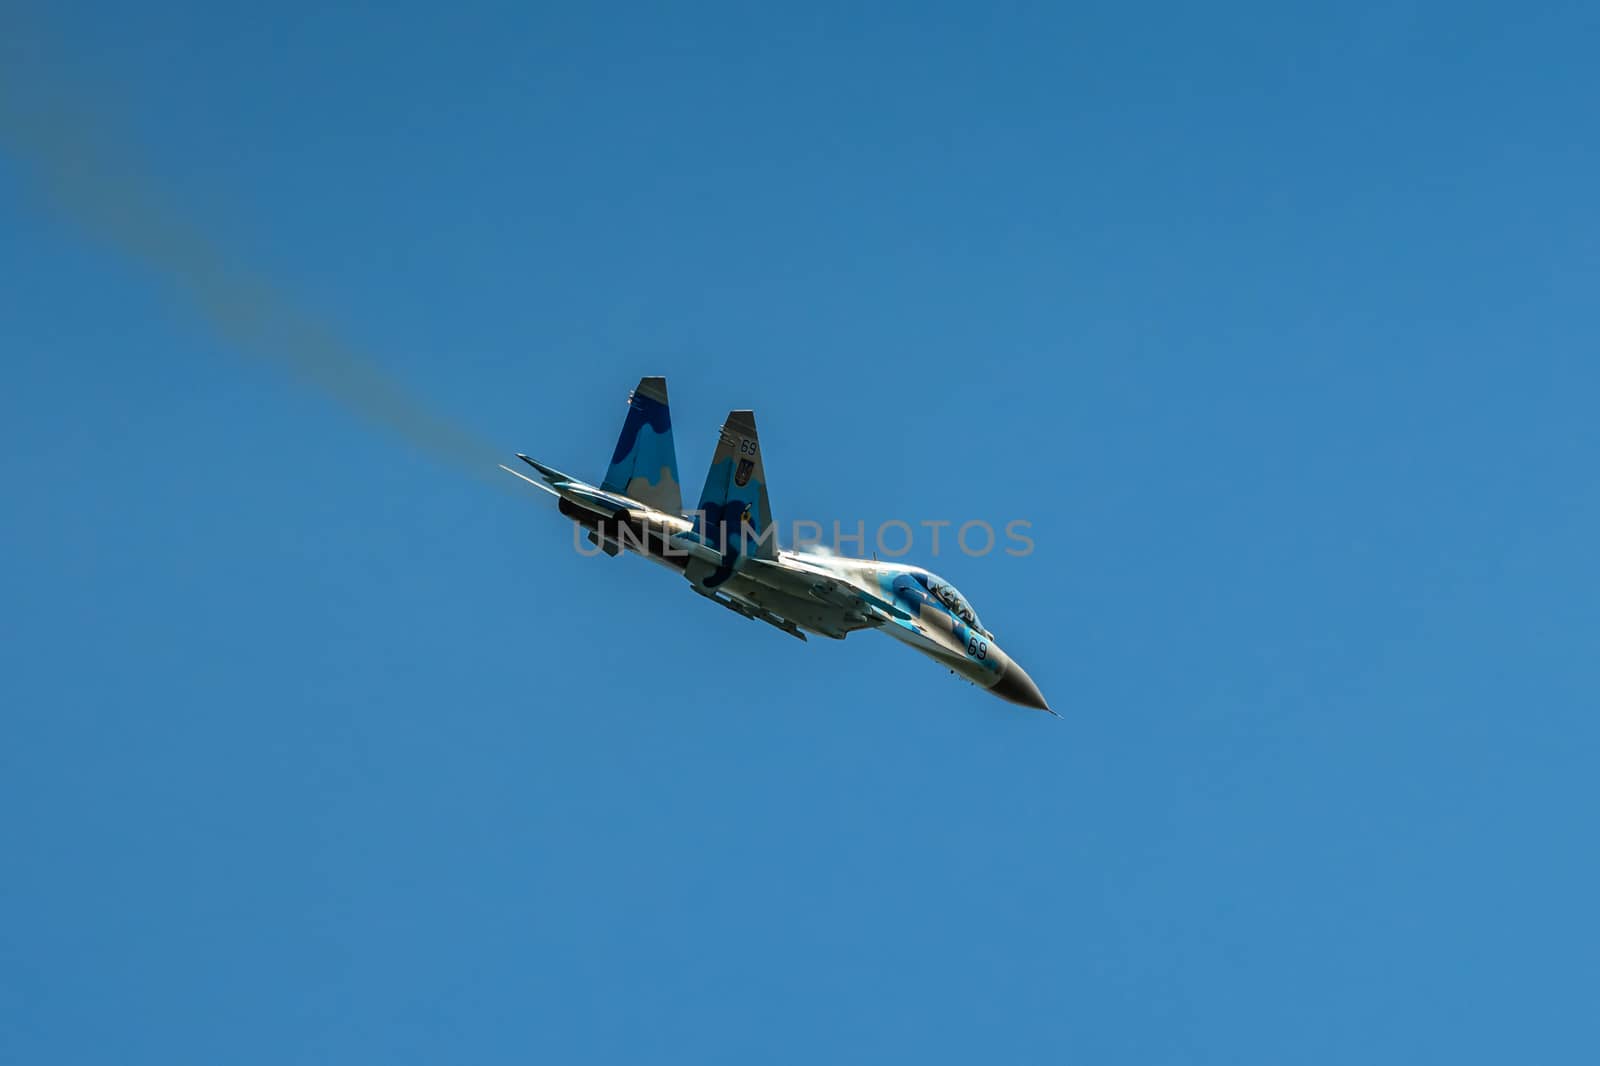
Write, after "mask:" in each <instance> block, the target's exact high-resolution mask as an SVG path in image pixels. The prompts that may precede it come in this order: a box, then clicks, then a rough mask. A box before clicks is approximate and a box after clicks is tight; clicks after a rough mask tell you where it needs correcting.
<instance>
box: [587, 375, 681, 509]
mask: <svg viewBox="0 0 1600 1066" xmlns="http://www.w3.org/2000/svg"><path fill="white" fill-rule="evenodd" d="M600 487H601V488H603V489H605V490H607V491H608V492H619V493H621V494H622V495H624V496H630V497H632V498H633V499H635V500H638V501H639V502H640V503H642V504H644V505H645V506H646V507H654V508H655V509H656V510H658V511H666V512H667V513H668V514H673V515H677V514H681V513H683V493H682V491H681V490H680V489H679V488H678V453H677V450H676V449H675V448H674V447H673V444H672V414H671V412H670V410H669V409H668V407H667V379H666V378H640V379H639V387H638V388H636V389H634V390H633V392H632V393H630V394H629V395H628V417H627V418H626V419H625V420H624V421H623V423H622V435H621V436H620V437H618V438H617V447H616V450H615V451H613V452H612V453H611V466H610V467H609V468H608V469H607V470H606V478H605V480H604V481H602V482H601V483H600Z"/></svg>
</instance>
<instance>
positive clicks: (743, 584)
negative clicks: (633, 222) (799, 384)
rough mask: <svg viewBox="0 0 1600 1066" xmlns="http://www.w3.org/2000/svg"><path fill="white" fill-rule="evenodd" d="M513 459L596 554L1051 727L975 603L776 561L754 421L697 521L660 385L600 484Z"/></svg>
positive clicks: (637, 409) (779, 555) (732, 445)
mask: <svg viewBox="0 0 1600 1066" xmlns="http://www.w3.org/2000/svg"><path fill="white" fill-rule="evenodd" d="M517 458H518V459H521V460H522V461H523V462H524V463H526V464H528V466H530V467H532V468H533V470H534V471H535V472H536V473H537V475H538V477H537V478H534V477H529V476H528V475H527V474H525V473H523V472H521V471H519V470H515V469H513V468H511V467H509V466H503V465H502V466H501V469H502V470H505V471H506V472H507V473H509V474H513V475H515V476H517V477H519V478H521V479H522V480H523V481H525V482H527V483H528V484H530V485H533V486H534V487H536V488H539V489H542V490H544V491H545V492H548V493H550V494H551V495H553V496H555V497H557V501H558V502H557V508H558V509H559V510H560V512H561V513H562V514H563V515H566V516H567V517H568V518H570V519H572V520H573V521H574V522H576V523H578V525H580V526H582V527H584V528H585V529H586V530H587V531H588V532H587V535H588V539H589V542H590V543H591V544H593V545H595V546H596V548H597V549H598V550H597V551H596V553H595V554H597V555H598V554H599V552H600V551H604V552H605V553H606V554H607V555H610V556H616V555H618V554H620V553H621V552H623V551H631V552H634V553H636V554H638V555H642V556H644V557H645V558H646V559H649V560H650V561H651V562H655V563H659V564H661V565H663V566H668V567H671V568H672V569H674V570H677V571H679V572H680V573H682V574H683V576H684V577H685V578H686V579H687V580H688V582H689V587H690V588H691V589H692V590H693V591H694V592H696V593H697V594H699V595H701V596H703V597H705V598H706V599H708V600H710V601H711V602H713V603H716V604H719V605H720V606H723V607H726V608H727V609H728V610H730V611H733V612H735V613H737V614H740V615H743V616H744V617H746V618H751V619H757V620H759V621H762V622H765V623H767V624H768V625H770V626H774V627H775V628H777V629H781V630H783V631H784V632H785V633H788V634H789V635H790V636H794V637H798V638H799V639H801V640H805V639H806V634H807V633H814V634H816V635H818V636H823V637H832V638H834V639H843V638H844V637H846V636H847V635H849V634H851V633H854V632H856V631H857V630H862V629H875V630H878V631H879V632H882V633H887V634H888V635H889V636H891V637H894V638H895V639H896V640H898V641H900V642H901V643H903V644H906V645H908V646H909V647H911V648H914V649H915V650H917V651H919V652H921V653H922V654H923V655H926V656H927V657H928V658H930V659H933V660H934V661H935V662H937V663H939V664H940V665H942V666H945V667H947V668H948V669H949V670H950V671H951V672H952V673H954V674H956V675H957V676H960V677H963V678H966V679H967V680H969V681H971V682H973V683H974V684H976V685H978V686H979V687H981V688H984V689H987V690H988V691H990V692H992V693H994V694H995V695H996V696H999V697H1000V698H1002V699H1005V700H1009V701H1011V702H1012V703H1016V704H1020V705H1021V706H1023V707H1031V708H1034V709H1037V710H1041V711H1049V712H1050V713H1051V714H1055V712H1054V711H1051V710H1050V708H1049V706H1048V705H1047V704H1046V703H1045V699H1044V696H1043V695H1042V694H1040V692H1039V687H1038V686H1037V685H1035V684H1034V683H1033V679H1032V678H1030V677H1029V676H1028V674H1027V671H1025V670H1023V669H1022V667H1021V666H1020V665H1018V664H1017V662H1016V661H1015V660H1013V659H1012V658H1011V657H1010V656H1009V655H1007V654H1006V653H1005V652H1004V651H1002V650H1001V648H1000V645H999V644H998V643H997V642H996V641H995V639H994V634H993V633H992V632H990V631H989V630H988V629H985V628H984V626H983V623H982V622H980V621H979V620H978V614H977V612H976V611H975V610H973V608H972V604H971V602H970V601H969V600H968V599H967V598H966V597H965V596H963V595H962V594H961V593H960V592H959V591H958V590H957V589H956V587H955V586H954V585H952V584H951V583H950V582H948V581H946V580H944V579H943V578H941V577H940V576H939V575H937V574H935V573H932V572H930V571H928V570H925V569H923V568H922V567H920V566H905V565H902V564H899V563H889V562H880V561H878V560H876V559H857V558H850V557H847V556H837V555H828V554H823V553H820V552H806V551H788V550H783V549H780V548H779V547H778V546H777V543H776V541H777V536H776V534H777V528H776V526H775V525H774V524H773V521H772V508H771V505H770V504H769V503H768V500H767V476H766V469H765V466H764V464H763V462H762V449H761V442H760V440H759V438H758V437H757V435H756V419H755V414H754V412H752V411H731V412H729V414H728V418H727V421H725V422H724V423H723V424H722V428H721V430H720V431H719V432H718V434H717V447H716V452H715V453H714V454H713V456H712V459H711V469H710V471H709V472H708V473H707V474H706V480H705V487H704V488H703V489H701V491H700V501H699V505H698V506H697V507H696V508H695V510H693V511H685V510H684V508H683V499H682V492H681V490H680V489H679V487H678V457H677V451H676V449H675V447H674V445H673V440H672V415H671V411H670V408H669V406H668V403H667V380H666V378H661V377H647V378H642V379H640V381H639V385H638V387H637V388H636V389H634V390H633V392H632V393H631V394H630V395H629V397H628V413H627V417H626V418H625V419H624V421H623V423H622V434H621V436H620V437H618V439H617V446H616V449H615V450H614V451H613V452H612V455H611V465H610V466H609V467H608V468H607V469H606V474H605V477H604V478H603V479H601V482H600V484H599V485H593V484H590V483H589V482H586V481H583V480H582V479H580V478H576V477H573V476H571V475H570V474H564V473H562V472H561V471H559V470H557V469H555V468H554V467H551V466H547V465H545V464H544V463H541V462H539V461H538V460H536V459H532V458H529V457H528V456H526V455H522V454H520V453H519V454H518V456H517ZM1057 717H1060V716H1059V715H1057Z"/></svg>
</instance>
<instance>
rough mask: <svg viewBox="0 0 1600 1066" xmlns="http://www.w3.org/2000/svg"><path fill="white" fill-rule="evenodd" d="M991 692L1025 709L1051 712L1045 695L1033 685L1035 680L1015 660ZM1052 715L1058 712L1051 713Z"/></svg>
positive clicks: (1008, 664) (1008, 665)
mask: <svg viewBox="0 0 1600 1066" xmlns="http://www.w3.org/2000/svg"><path fill="white" fill-rule="evenodd" d="M991 691H992V692H993V693H994V694H995V695H996V696H999V697H1000V698H1001V699H1003V700H1010V701H1011V702H1012V703H1015V704H1019V705H1021V706H1023V707H1032V708H1033V709H1034V710H1036V711H1050V705H1049V704H1048V703H1046V702H1045V701H1044V693H1042V692H1040V691H1039V686H1038V685H1035V684H1034V683H1033V678H1031V677H1029V676H1028V672H1027V671H1026V670H1024V669H1023V668H1022V667H1020V666H1018V665H1017V664H1016V662H1015V661H1014V660H1013V661H1012V662H1009V663H1007V664H1006V669H1005V672H1004V673H1002V674H1001V675H1000V681H999V682H998V683H997V684H996V685H995V686H994V688H993V689H992V690H991ZM1050 713H1051V714H1055V713H1056V712H1055V711H1050ZM1057 717H1058V718H1059V717H1060V715H1057Z"/></svg>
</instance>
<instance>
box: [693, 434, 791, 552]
mask: <svg viewBox="0 0 1600 1066" xmlns="http://www.w3.org/2000/svg"><path fill="white" fill-rule="evenodd" d="M698 510H699V515H698V517H697V519H696V520H697V521H698V522H699V523H700V533H701V535H702V536H704V537H705V538H706V539H708V540H709V541H710V542H711V544H712V546H713V547H715V548H716V549H717V550H718V551H721V552H723V553H724V555H725V556H727V557H728V558H727V560H726V561H725V563H724V566H725V567H729V568H731V566H732V560H733V557H734V556H736V555H746V556H754V557H756V558H758V559H775V558H777V555H778V544H777V527H776V526H774V525H773V522H772V509H771V506H770V505H769V504H768V503H767V474H766V470H765V469H764V468H763V466H762V462H761V442H760V441H759V440H758V439H757V437H756V416H755V412H753V411H730V412H728V420H727V421H726V422H724V423H723V424H722V430H721V432H720V433H719V434H718V435H717V450H716V453H715V454H714V455H713V456H712V457H711V469H710V471H708V472H707V473H706V487H705V489H704V490H703V491H702V492H701V493H700V506H699V509H698Z"/></svg>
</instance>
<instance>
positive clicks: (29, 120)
mask: <svg viewBox="0 0 1600 1066" xmlns="http://www.w3.org/2000/svg"><path fill="white" fill-rule="evenodd" d="M15 89H16V86H14V85H13V86H4V85H0V147H4V148H6V149H9V150H10V152H11V153H12V154H13V155H14V156H15V157H16V158H17V159H19V160H21V161H23V162H24V163H25V164H27V165H28V168H29V169H31V170H32V172H33V173H34V175H35V176H36V177H37V179H38V182H39V185H40V187H41V188H42V190H43V191H44V193H45V194H46V195H47V196H48V198H49V199H50V200H51V201H52V202H53V203H54V204H55V206H56V207H57V208H58V209H59V210H60V211H61V212H62V213H63V214H64V215H65V216H66V217H67V218H69V219H70V220H71V221H72V222H74V223H76V224H77V225H78V226H79V227H80V228H81V229H83V230H84V231H85V232H86V233H88V234H89V235H90V236H91V237H93V238H94V239H95V240H97V241H99V242H100V243H102V244H104V245H106V246H109V247H110V248H112V249H113V250H115V251H117V252H119V253H121V254H123V255H125V256H127V257H128V258H130V259H132V260H134V261H135V262H137V263H139V264H141V265H143V266H145V267H148V268H150V269H151V270H153V271H156V272H157V273H159V274H161V275H163V276H164V277H165V278H166V279H167V280H169V281H170V282H171V283H173V285H174V286H175V287H176V288H177V290H178V291H179V293H181V294H182V296H183V297H185V298H186V299H187V301H188V302H189V303H191V304H192V305H193V306H194V307H195V308H196V309H198V310H199V311H200V312H201V313H202V314H203V315H204V316H205V317H206V318H207V319H208V320H209V321H210V323H211V325H212V326H213V327H214V328H215V329H216V330H217V332H218V333H219V334H220V335H221V336H222V337H223V338H224V339H225V340H226V341H228V342H229V343H230V344H232V345H234V346H235V347H237V348H238V349H239V350H240V351H242V352H244V353H246V354H248V355H251V356H254V357H255V358H258V359H261V360H263V361H265V362H268V363H272V364H274V365H276V366H278V367H280V368H283V369H285V370H288V371H290V372H291V373H292V374H293V375H294V376H295V377H297V378H298V379H300V380H301V381H304V382H307V383H309V384H312V385H314V386H316V387H317V388H319V389H320V390H322V392H324V393H326V394H327V395H328V396H330V397H332V398H333V399H334V400H336V401H338V402H339V403H341V404H343V405H344V406H345V407H347V408H348V409H350V410H351V411H353V412H355V413H356V414H358V415H360V416H362V417H363V418H365V419H367V420H368V421H369V422H372V423H374V424H376V425H378V426H381V427H383V428H385V429H388V430H391V431H393V432H395V433H398V434H399V435H400V436H402V437H404V438H405V439H406V440H408V441H410V442H412V443H413V444H415V445H417V446H418V447H419V448H422V449H423V450H425V451H427V452H428V453H430V454H432V455H433V456H435V457H437V458H439V459H441V460H443V461H445V462H447V463H450V464H451V465H453V466H455V467H457V468H459V469H461V470H464V471H466V472H468V473H470V474H472V475H474V476H476V477H480V478H482V479H484V480H486V481H489V482H490V483H491V484H494V485H497V486H501V487H503V488H506V489H507V490H508V491H514V489H515V486H513V485H511V484H510V483H509V482H505V481H502V479H500V478H498V477H496V476H495V475H497V474H498V473H499V471H498V470H497V469H496V462H497V461H498V460H497V456H496V451H497V449H495V448H494V447H493V446H491V445H489V444H488V443H486V442H485V441H483V440H480V439H479V438H477V437H476V436H474V435H473V434H472V433H470V432H468V431H466V430H463V429H461V428H460V427H458V426H455V425H453V424H451V423H450V422H447V421H446V420H444V419H442V418H440V417H439V416H438V415H436V414H434V413H432V412H431V411H429V410H428V409H427V408H426V407H425V406H424V405H423V404H422V403H421V402H420V401H418V400H417V399H416V398H415V397H414V396H412V395H411V394H410V393H409V392H408V391H407V390H406V389H405V388H404V387H403V386H401V385H400V384H399V383H398V382H396V381H394V380H393V379H392V378H390V377H389V376H388V375H386V374H385V373H384V372H383V371H382V370H381V369H379V368H378V366H377V365H376V364H375V363H373V362H372V361H371V360H370V359H368V358H367V357H366V356H364V355H363V354H362V353H361V352H359V351H358V350H356V349H355V348H353V347H352V346H351V345H349V344H348V343H346V342H345V341H344V340H343V339H342V338H340V337H339V336H337V335H336V334H335V333H334V332H333V331H332V330H331V329H329V328H328V327H327V326H326V325H324V324H323V323H321V322H319V321H318V320H317V319H316V318H314V317H313V316H310V315H307V314H305V313H304V312H302V311H300V310H299V309H297V308H296V307H295V306H294V305H293V304H292V303H291V302H290V301H288V300H287V299H285V298H284V297H283V296H282V295H281V294H280V293H278V292H275V291H274V290H273V289H272V288H271V287H270V286H269V285H268V284H267V283H266V282H265V281H263V280H262V279H261V278H259V277H257V276H255V275H254V274H252V273H251V272H249V271H248V270H247V269H245V268H244V267H243V266H241V264H239V263H238V262H237V261H235V260H234V259H232V258H230V257H229V256H227V255H226V254H224V253H223V252H222V250H221V249H220V248H218V247H217V245H216V244H215V243H213V242H212V241H211V240H209V239H208V238H207V237H206V236H205V235H204V234H203V233H202V232H200V230H199V229H197V228H196V227H195V226H193V225H192V224H191V223H189V222H188V221H187V220H186V219H184V218H183V217H182V216H181V214H179V213H178V212H175V211H173V210H172V209H171V208H170V207H169V206H168V204H167V203H166V202H164V200H163V198H162V197H161V196H160V195H159V194H158V191H157V190H156V189H155V188H153V187H152V186H151V184H150V182H149V181H148V179H146V178H145V177H144V176H143V175H142V174H141V172H140V170H139V168H138V167H136V166H134V165H132V159H131V158H130V154H129V153H123V152H117V151H115V150H114V149H113V147H112V145H111V142H110V140H109V138H107V137H106V136H104V135H97V131H96V125H95V124H94V123H93V122H92V121H91V120H90V118H89V115H88V114H87V113H86V112H85V111H84V109H82V108H81V107H77V108H72V109H70V110H69V109H68V108H66V107H64V106H62V105H60V104H56V105H55V106H46V105H44V104H43V103H39V102H35V101H32V100H30V104H31V105H32V106H29V107H24V106H23V105H22V100H21V97H20V96H19V94H17V93H16V92H15ZM6 90H10V91H6ZM39 95H42V94H37V93H33V94H30V96H39Z"/></svg>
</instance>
